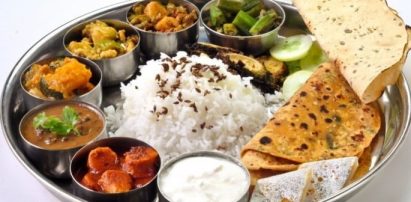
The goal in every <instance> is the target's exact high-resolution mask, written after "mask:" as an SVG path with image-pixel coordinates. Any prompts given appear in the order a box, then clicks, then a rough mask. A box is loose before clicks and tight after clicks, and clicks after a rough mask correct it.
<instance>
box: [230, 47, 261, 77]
mask: <svg viewBox="0 0 411 202" xmlns="http://www.w3.org/2000/svg"><path fill="white" fill-rule="evenodd" d="M224 55H225V56H227V57H228V58H229V60H230V61H232V62H234V63H240V62H241V63H243V64H244V68H245V70H246V71H247V72H248V73H249V74H250V75H252V76H253V77H255V78H260V79H263V78H264V77H265V75H266V73H267V71H266V70H265V68H264V66H263V64H261V63H260V62H259V61H258V60H256V59H254V58H251V57H247V56H245V55H241V54H237V53H226V54H224Z"/></svg>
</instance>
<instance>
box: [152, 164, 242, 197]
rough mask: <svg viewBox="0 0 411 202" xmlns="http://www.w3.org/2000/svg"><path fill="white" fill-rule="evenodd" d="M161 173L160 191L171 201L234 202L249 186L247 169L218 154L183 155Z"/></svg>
mask: <svg viewBox="0 0 411 202" xmlns="http://www.w3.org/2000/svg"><path fill="white" fill-rule="evenodd" d="M160 177H161V180H160V182H159V185H160V186H159V187H160V190H161V192H162V193H163V195H165V196H167V198H168V199H169V200H170V201H173V202H185V201H189V202H193V201H196V202H215V201H221V202H235V201H238V200H239V199H240V198H241V197H242V196H244V194H245V193H246V192H247V191H248V188H249V178H248V174H247V173H246V171H244V169H243V168H242V167H240V166H239V165H237V164H235V163H234V162H231V161H229V160H226V159H223V158H219V157H208V156H193V157H186V158H183V159H181V160H178V161H176V162H175V163H173V164H172V165H171V166H170V167H168V168H166V169H165V170H164V171H163V172H162V174H161V176H160Z"/></svg>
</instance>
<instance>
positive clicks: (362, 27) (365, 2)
mask: <svg viewBox="0 0 411 202" xmlns="http://www.w3.org/2000/svg"><path fill="white" fill-rule="evenodd" d="M293 3H294V5H295V6H296V7H297V9H298V11H299V13H300V14H301V16H302V17H303V19H304V21H305V24H306V25H307V27H308V28H309V30H310V31H311V32H312V33H313V34H314V36H315V37H316V39H317V40H318V42H319V44H320V45H321V47H322V48H323V49H324V50H325V52H326V53H327V54H328V56H329V58H330V59H333V60H335V61H336V64H337V66H338V67H339V68H340V71H341V72H342V74H343V75H344V77H345V78H346V79H347V81H348V82H349V84H350V85H351V86H352V88H353V89H354V91H355V92H356V93H357V95H358V96H359V97H360V99H361V100H362V101H363V102H364V103H370V102H373V101H375V100H377V99H378V98H379V97H380V96H381V93H382V92H383V90H384V89H385V87H386V86H387V85H390V84H394V83H395V82H396V81H397V79H398V76H399V75H400V72H401V69H402V67H403V65H404V61H405V58H406V56H407V52H408V50H409V47H407V43H408V42H407V41H408V40H407V39H408V36H407V32H406V27H405V23H404V22H403V20H402V19H401V18H400V17H399V16H398V15H397V14H396V12H395V11H394V10H392V9H391V8H389V7H388V5H387V3H386V2H385V1H383V0H361V1H359V0H344V1H341V0H326V1H324V0H311V1H307V0H294V1H293Z"/></svg>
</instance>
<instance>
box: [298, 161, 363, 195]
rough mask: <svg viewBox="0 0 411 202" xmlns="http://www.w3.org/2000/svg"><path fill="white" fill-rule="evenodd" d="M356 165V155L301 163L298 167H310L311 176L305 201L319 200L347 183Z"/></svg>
mask: <svg viewBox="0 0 411 202" xmlns="http://www.w3.org/2000/svg"><path fill="white" fill-rule="evenodd" d="M357 167H358V157H345V158H337V159H330V160H323V161H315V162H308V163H304V164H301V166H300V167H299V169H312V172H313V176H312V179H311V181H310V187H309V188H308V191H307V195H306V199H305V200H306V201H320V200H321V199H325V198H327V197H329V196H331V195H333V194H334V193H336V192H338V191H339V190H340V189H342V188H343V187H344V186H346V185H347V184H348V182H349V181H350V179H351V178H352V176H353V175H354V173H355V171H356V169H357Z"/></svg>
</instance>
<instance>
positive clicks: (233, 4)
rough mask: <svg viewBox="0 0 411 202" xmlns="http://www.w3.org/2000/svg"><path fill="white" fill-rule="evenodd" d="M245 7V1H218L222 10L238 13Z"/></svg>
mask: <svg viewBox="0 0 411 202" xmlns="http://www.w3.org/2000/svg"><path fill="white" fill-rule="evenodd" d="M243 5H244V1H243V0H218V2H217V6H218V7H219V8H221V9H224V10H227V11H231V12H238V11H240V10H241V8H242V7H243Z"/></svg>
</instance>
